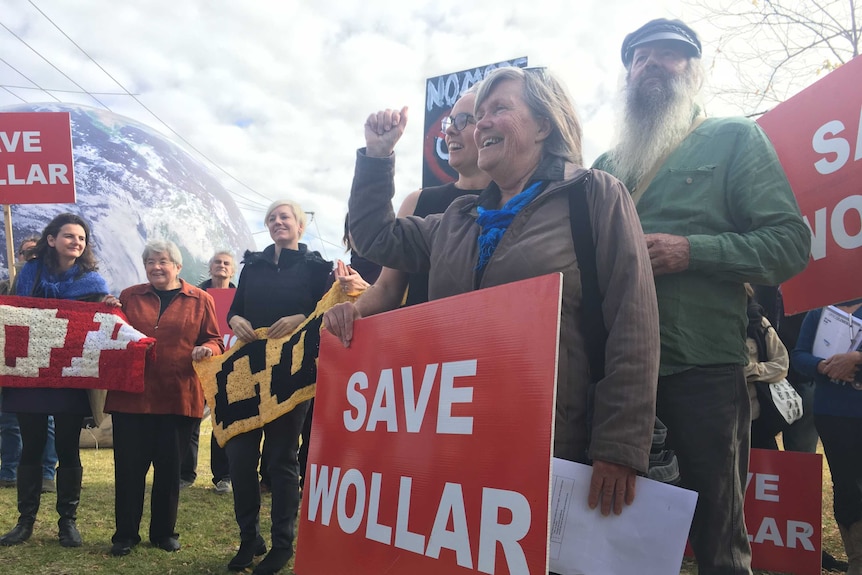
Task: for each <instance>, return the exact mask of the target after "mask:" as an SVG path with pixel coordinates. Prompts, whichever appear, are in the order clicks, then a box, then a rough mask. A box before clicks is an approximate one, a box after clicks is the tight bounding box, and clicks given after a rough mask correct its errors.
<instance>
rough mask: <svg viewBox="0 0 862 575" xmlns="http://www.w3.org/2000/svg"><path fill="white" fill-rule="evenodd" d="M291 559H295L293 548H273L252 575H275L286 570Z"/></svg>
mask: <svg viewBox="0 0 862 575" xmlns="http://www.w3.org/2000/svg"><path fill="white" fill-rule="evenodd" d="M291 557H293V549H292V548H290V547H287V548H285V547H273V548H272V549H270V550H269V553H267V554H266V557H264V558H263V561H261V562H260V563H258V564H257V567H255V568H254V571H252V575H274V574H275V573H278V572H279V571H281V570H282V569H284V567H285V566H286V565H287V562H288V561H290V558H291Z"/></svg>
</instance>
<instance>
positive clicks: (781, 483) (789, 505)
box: [745, 449, 823, 575]
mask: <svg viewBox="0 0 862 575" xmlns="http://www.w3.org/2000/svg"><path fill="white" fill-rule="evenodd" d="M822 495H823V456H822V455H819V454H816V453H797V452H794V451H772V450H767V449H752V450H751V458H750V461H749V465H748V485H747V487H746V490H745V524H746V527H747V528H748V540H749V541H751V566H752V567H754V568H755V569H765V570H767V571H778V572H779V573H795V574H797V575H820V544H821V542H820V537H821V525H820V516H821V514H822V507H821V506H822Z"/></svg>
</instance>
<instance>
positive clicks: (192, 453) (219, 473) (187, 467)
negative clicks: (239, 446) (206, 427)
mask: <svg viewBox="0 0 862 575" xmlns="http://www.w3.org/2000/svg"><path fill="white" fill-rule="evenodd" d="M200 437H201V420H200V419H198V420H196V421H195V426H194V428H193V429H192V434H191V439H190V440H189V449H188V451H186V455H185V457H183V461H182V464H181V465H180V479H182V480H183V481H188V482H189V483H194V482H195V479H197V478H198V447H199V446H200ZM210 470H212V474H213V477H212V481H213V485H215V484H216V483H218V482H219V481H221V480H222V479H230V468H228V463H227V454H226V453H225V452H224V448H223V447H221V446H219V444H218V441H216V440H215V435H212V436H210Z"/></svg>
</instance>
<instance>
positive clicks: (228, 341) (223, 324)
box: [207, 288, 236, 349]
mask: <svg viewBox="0 0 862 575" xmlns="http://www.w3.org/2000/svg"><path fill="white" fill-rule="evenodd" d="M207 293H208V294H210V295H211V296H212V297H213V302H215V308H216V317H218V331H219V333H220V334H221V339H222V342H223V343H224V348H225V349H230V348H232V347H233V344H235V343H236V336H235V335H234V334H233V330H232V329H231V328H230V326H229V325H228V323H227V314H228V312H229V311H230V306H231V304H232V303H233V295H234V294H235V293H236V288H209V289H208V290H207Z"/></svg>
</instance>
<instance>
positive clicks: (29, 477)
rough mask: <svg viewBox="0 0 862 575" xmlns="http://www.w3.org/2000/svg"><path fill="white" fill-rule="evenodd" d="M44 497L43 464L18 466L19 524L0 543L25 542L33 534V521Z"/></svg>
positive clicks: (1, 538)
mask: <svg viewBox="0 0 862 575" xmlns="http://www.w3.org/2000/svg"><path fill="white" fill-rule="evenodd" d="M41 498H42V466H41V465H19V466H18V513H19V517H18V524H17V525H16V526H15V527H14V528H13V529H12V531H10V532H9V533H7V534H6V535H4V536H3V537H0V545H3V546H6V547H8V546H10V545H18V544H19V543H24V542H25V541H27V540H28V539H30V536H31V535H32V534H33V523H35V522H36V513H37V512H38V511H39V502H40V500H41Z"/></svg>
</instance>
